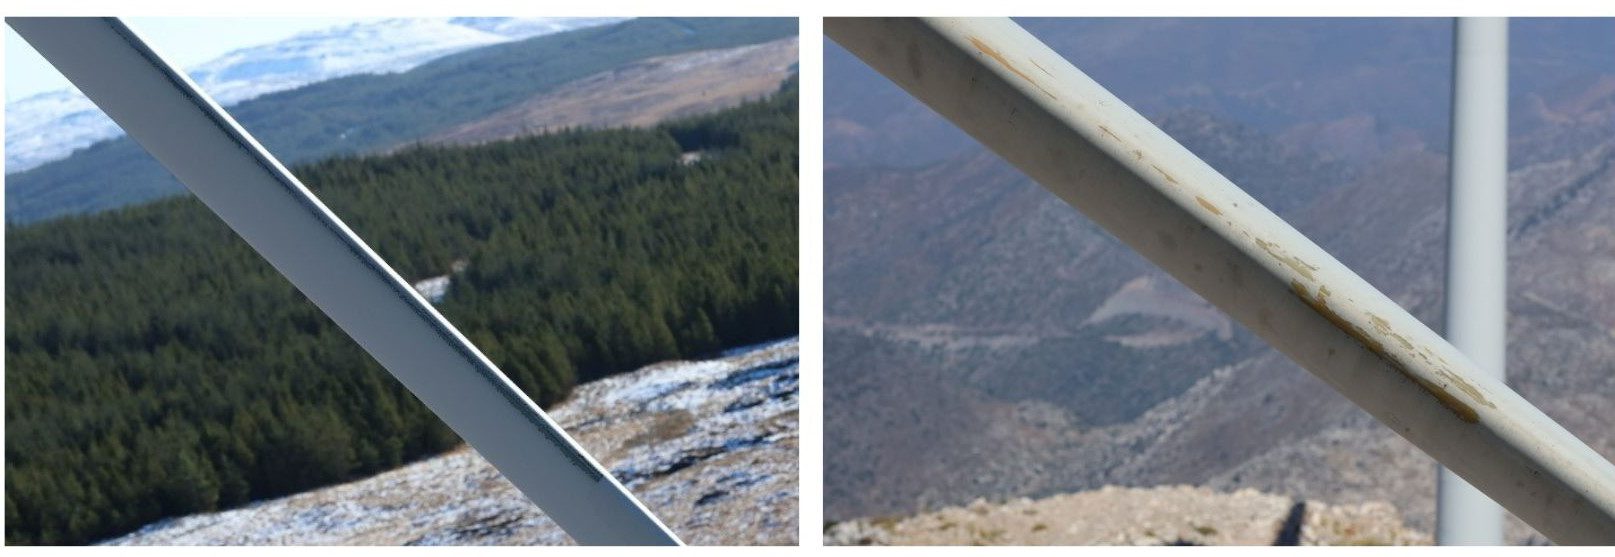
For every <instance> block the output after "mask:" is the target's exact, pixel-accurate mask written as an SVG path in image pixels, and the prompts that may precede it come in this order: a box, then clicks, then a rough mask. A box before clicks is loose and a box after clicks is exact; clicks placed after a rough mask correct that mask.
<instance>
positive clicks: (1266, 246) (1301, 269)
mask: <svg viewBox="0 0 1615 557" xmlns="http://www.w3.org/2000/svg"><path fill="white" fill-rule="evenodd" d="M1256 245H1258V246H1261V247H1262V250H1263V251H1266V252H1267V254H1268V255H1271V256H1273V258H1274V259H1277V260H1279V262H1280V263H1283V264H1284V265H1285V266H1288V267H1289V268H1291V269H1294V270H1295V272H1297V273H1300V274H1301V276H1303V277H1306V279H1307V280H1310V281H1316V280H1318V277H1316V276H1313V275H1312V272H1313V271H1316V270H1318V267H1317V266H1316V265H1309V264H1307V262H1305V261H1302V260H1301V258H1299V257H1293V256H1289V255H1285V254H1282V253H1279V252H1278V251H1277V250H1275V249H1273V248H1274V247H1276V244H1274V243H1272V242H1269V241H1267V240H1263V239H1260V238H1258V239H1257V240H1256Z"/></svg>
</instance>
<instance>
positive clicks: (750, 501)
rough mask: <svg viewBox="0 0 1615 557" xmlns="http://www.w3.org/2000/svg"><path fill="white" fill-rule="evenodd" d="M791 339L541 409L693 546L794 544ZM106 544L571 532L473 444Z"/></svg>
mask: <svg viewBox="0 0 1615 557" xmlns="http://www.w3.org/2000/svg"><path fill="white" fill-rule="evenodd" d="M798 384H799V372H798V344H797V341H796V339H789V340H784V341H780V342H775V343H770V344H764V345H759V346H753V347H749V348H742V349H737V350H732V351H729V352H727V353H725V354H724V356H723V357H722V358H720V359H716V360H708V361H701V362H672V363H663V364H657V365H653V366H649V367H646V368H644V369H641V370H639V371H636V372H633V373H628V374H623V375H617V376H613V377H610V378H607V379H602V380H600V381H596V382H593V383H589V384H586V385H581V386H579V387H578V388H577V390H576V391H575V392H574V393H573V396H572V398H571V399H569V400H567V401H566V402H565V403H562V404H561V405H560V406H558V407H556V408H554V409H552V410H551V411H550V416H551V417H553V418H555V420H556V421H557V422H559V423H560V424H561V426H562V427H564V428H565V429H566V430H567V432H568V433H570V434H571V435H572V437H573V438H574V439H576V440H577V441H578V442H579V443H581V444H582V445H583V446H584V448H586V449H587V450H588V451H589V453H590V454H592V455H593V456H594V457H595V458H596V459H597V460H599V461H600V462H601V464H603V465H605V466H606V467H607V468H609V469H610V470H611V473H612V474H613V475H614V476H616V477H617V479H618V480H620V481H622V482H623V484H624V485H626V486H627V487H628V489H629V490H631V491H633V493H634V495H635V496H636V497H638V498H639V499H640V501H641V502H643V503H644V504H645V506H646V507H649V508H650V509H651V511H652V512H655V513H656V515H657V516H658V517H659V518H661V519H662V521H663V522H664V523H666V524H667V525H668V527H669V528H672V529H673V531H674V532H675V533H677V534H678V535H679V537H680V538H681V539H683V540H684V542H685V543H689V544H699V545H708V544H724V545H742V544H795V543H797V507H798V503H797V476H798V475H797V439H798V438H797V408H798ZM104 543H106V544H111V545H219V544H227V545H286V544H297V545H398V544H405V545H529V544H540V545H558V544H566V543H570V539H569V538H568V537H567V536H566V534H565V533H563V532H562V531H561V530H560V529H559V528H558V527H557V526H556V525H555V523H554V522H552V521H551V520H550V519H549V518H548V517H546V516H545V515H544V513H543V512H542V511H540V510H539V509H538V508H537V507H535V506H534V505H533V504H532V503H531V502H529V501H528V500H527V499H526V498H525V497H523V496H522V495H521V493H520V492H518V491H516V488H515V486H513V485H511V483H510V482H509V481H507V480H505V479H504V477H503V476H501V475H499V472H498V471H497V470H494V468H493V467H492V466H490V465H489V464H488V462H487V461H486V460H483V458H482V457H481V456H480V455H478V454H477V453H476V452H475V451H473V450H471V449H468V448H462V449H459V450H455V451H453V452H450V453H448V454H445V455H442V456H438V457H434V458H429V459H426V460H422V461H419V462H416V463H413V464H409V465H407V466H404V467H402V468H399V469H396V470H392V471H389V472H385V473H382V474H378V475H376V476H373V477H370V478H367V479H364V480H359V481H356V482H352V483H347V484H343V485H338V486H333V487H328V488H324V489H319V490H314V491H310V492H306V493H301V494H298V495H293V496H290V497H283V498H280V499H274V500H269V501H263V502H259V503H256V504H253V505H250V506H248V507H244V508H240V509H235V510H230V511H224V512H219V513H209V514H198V515H192V516H186V517H180V518H175V519H170V520H164V521H161V522H157V523H154V524H151V525H149V526H146V527H145V528H142V529H140V530H138V531H136V532H134V533H131V534H129V535H127V536H123V537H120V538H116V539H112V540H108V541H106V542H104Z"/></svg>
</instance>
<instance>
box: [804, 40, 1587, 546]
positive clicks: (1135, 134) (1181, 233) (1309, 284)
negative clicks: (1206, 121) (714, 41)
mask: <svg viewBox="0 0 1615 557" xmlns="http://www.w3.org/2000/svg"><path fill="white" fill-rule="evenodd" d="M824 31H825V35H826V36H828V37H830V38H831V39H833V40H835V41H836V43H837V44H840V45H841V46H842V47H844V48H846V49H847V50H848V51H849V52H851V53H852V54H853V55H855V56H857V57H858V58H859V59H861V60H863V61H864V62H865V63H866V64H869V66H870V67H871V68H874V69H875V70H876V71H878V72H880V73H881V74H882V75H885V76H886V77H887V78H888V79H891V80H892V82H893V83H896V84H897V85H898V86H900V87H902V88H903V89H904V90H905V91H908V92H909V94H911V95H913V96H914V97H915V98H917V99H919V100H920V101H921V102H923V103H925V104H926V105H927V106H929V107H930V108H931V109H932V110H935V111H936V112H937V114H940V115H942V116H943V117H944V118H947V119H948V120H949V121H951V122H953V123H954V124H955V125H957V126H959V128H960V129H962V130H964V131H965V132H966V133H969V134H970V135H971V137H974V138H976V140H978V141H980V142H981V143H982V144H983V145H985V146H987V147H988V148H990V149H992V150H993V151H994V152H995V153H998V155H999V156H1001V157H1003V158H1004V160H1005V161H1007V162H1009V163H1010V164H1012V165H1014V166H1015V167H1016V168H1019V169H1020V170H1021V171H1023V172H1025V173H1026V175H1027V176H1029V177H1031V178H1032V179H1034V180H1035V181H1037V183H1038V184H1040V185H1042V186H1043V187H1044V188H1045V189H1048V190H1049V191H1050V192H1051V193H1054V194H1055V195H1056V196H1059V197H1060V199H1061V200H1063V201H1065V202H1066V203H1067V204H1069V205H1071V206H1072V207H1073V208H1075V209H1077V210H1079V211H1081V212H1082V213H1083V214H1084V215H1087V216H1088V218H1090V219H1091V220H1093V222H1095V223H1096V224H1099V225H1100V226H1102V227H1104V228H1105V230H1107V231H1109V232H1110V233H1111V234H1113V235H1115V236H1116V238H1117V239H1119V240H1121V241H1122V242H1123V243H1125V244H1127V245H1128V246H1129V247H1131V248H1133V250H1135V251H1137V252H1138V253H1139V254H1140V255H1143V256H1144V257H1145V258H1147V259H1149V260H1150V261H1151V262H1153V263H1155V264H1156V265H1157V266H1159V267H1160V268H1161V269H1162V270H1164V271H1166V272H1167V273H1169V274H1171V275H1172V276H1173V277H1175V278H1177V279H1178V280H1179V281H1181V282H1182V283H1183V285H1184V286H1187V287H1189V288H1190V289H1192V290H1194V291H1195V292H1196V293H1199V294H1200V295H1201V296H1202V297H1204V298H1205V299H1206V301H1208V302H1211V303H1212V304H1214V305H1216V306H1217V307H1218V308H1219V309H1221V310H1223V311H1224V312H1226V313H1227V314H1228V315H1229V316H1230V317H1233V318H1234V319H1236V320H1238V321H1239V322H1240V323H1243V324H1244V325H1245V326H1246V327H1248V328H1250V330H1251V332H1253V333H1256V334H1257V335H1259V336H1261V337H1262V338H1263V339H1264V340H1266V341H1267V342H1268V343H1269V344H1270V345H1271V346H1273V347H1274V348H1276V349H1278V350H1279V351H1280V352H1282V353H1284V354H1285V355H1286V356H1289V357H1290V359H1291V360H1293V361H1295V362H1296V363H1298V364H1300V365H1301V366H1302V367H1304V368H1306V369H1307V371H1310V372H1312V373H1313V375H1315V376H1317V377H1318V378H1319V379H1321V380H1323V381H1324V382H1325V383H1327V384H1328V385H1329V386H1330V387H1333V388H1334V389H1335V390H1336V391H1337V392H1339V393H1340V394H1342V395H1344V396H1345V397H1346V398H1347V399H1350V400H1351V401H1352V403H1354V404H1356V405H1357V406H1358V407H1360V408H1362V409H1363V410H1365V411H1367V412H1368V413H1369V414H1370V415H1373V416H1374V417H1375V418H1377V419H1378V420H1379V421H1380V422H1381V423H1383V424H1385V425H1386V426H1387V427H1389V428H1391V430H1392V431H1395V432H1396V433H1397V434H1399V435H1401V436H1402V437H1403V438H1405V439H1407V440H1408V441H1409V442H1411V443H1413V444H1414V445H1415V446H1417V447H1418V448H1419V449H1421V450H1423V451H1424V452H1425V453H1426V454H1429V455H1430V456H1431V457H1433V458H1435V459H1436V460H1437V461H1439V462H1441V463H1442V464H1443V465H1446V466H1447V467H1448V468H1449V469H1451V470H1453V471H1454V472H1456V473H1458V475H1459V476H1461V477H1463V478H1464V479H1465V480H1466V481H1468V482H1470V483H1471V484H1473V485H1474V486H1475V487H1478V488H1480V489H1481V490H1483V491H1484V492H1485V493H1486V494H1487V495H1488V496H1490V497H1491V498H1492V499H1494V500H1496V501H1497V502H1498V503H1501V504H1503V506H1504V507H1505V508H1507V509H1509V510H1510V511H1512V512H1513V513H1514V515H1515V516H1518V517H1519V518H1520V519H1521V520H1524V521H1525V522H1526V523H1527V524H1530V525H1531V526H1533V527H1535V528H1536V529H1537V531H1539V532H1542V534H1543V535H1546V536H1548V537H1549V538H1550V539H1552V540H1553V541H1554V542H1555V543H1561V544H1611V543H1615V464H1612V463H1610V461H1608V460H1606V459H1605V458H1604V457H1603V455H1600V454H1599V453H1598V452H1597V451H1595V450H1593V449H1592V447H1589V446H1587V444H1586V443H1584V442H1582V441H1581V440H1580V439H1577V438H1576V436H1575V435H1574V434H1572V433H1570V431H1568V430H1566V429H1565V428H1564V426H1562V425H1559V423H1558V422H1555V421H1553V419H1552V418H1550V417H1548V415H1547V414H1544V413H1543V412H1542V410H1540V409H1538V408H1537V407H1536V406H1533V405H1532V404H1531V403H1530V401H1527V400H1526V399H1525V398H1524V397H1521V396H1520V394H1519V393H1517V392H1515V391H1514V390H1513V389H1511V388H1509V386H1508V385H1507V384H1505V383H1503V382H1502V381H1500V380H1498V378H1496V377H1495V376H1493V375H1492V374H1491V373H1489V372H1486V371H1484V370H1482V369H1481V368H1480V367H1479V366H1478V365H1476V364H1475V362H1474V361H1473V360H1471V359H1470V358H1469V357H1467V356H1465V355H1464V354H1463V352H1460V351H1459V350H1458V349H1457V348H1454V347H1453V346H1452V344H1450V343H1448V342H1447V341H1446V340H1445V339H1443V338H1441V336H1440V335H1437V334H1436V333H1435V332H1434V331H1431V330H1430V328H1429V327H1427V326H1425V325H1424V323H1423V322H1421V321H1419V319H1418V318H1416V317H1414V316H1413V315H1412V314H1410V313H1408V312H1407V310H1405V309H1403V308H1402V306H1400V305H1397V303H1396V301H1395V300H1392V299H1391V298H1390V297H1387V296H1386V295H1385V294H1384V293H1382V292H1380V291H1379V290H1377V289H1375V288H1374V286H1373V285H1371V284H1369V283H1368V281H1365V280H1363V278H1362V277H1361V276H1358V275H1357V273H1355V272H1353V271H1352V270H1351V269H1350V268H1347V267H1346V266H1345V265H1344V264H1342V263H1341V262H1340V261H1339V260H1336V259H1335V258H1334V257H1333V256H1331V255H1329V253H1328V252H1326V251H1324V250H1323V248H1321V247H1319V246H1318V245H1317V244H1315V243H1313V242H1312V240H1310V239H1308V238H1307V237H1306V236H1305V235H1303V234H1301V232H1300V231H1298V230H1296V229H1295V227H1292V226H1290V224H1289V223H1287V222H1285V221H1284V219H1281V218H1279V216H1278V215H1275V214H1273V212H1272V211H1269V210H1268V209H1267V208H1266V207H1264V206H1262V204H1261V203H1259V202H1257V201H1256V199H1255V198H1252V197H1251V196H1250V194H1248V193H1246V192H1245V191H1244V190H1242V189H1240V188H1239V186H1237V185H1235V184H1234V183H1233V182H1231V181H1229V180H1228V178H1226V177H1224V176H1223V175H1222V174H1220V173H1218V172H1217V170H1216V169H1214V168H1212V167H1211V166H1210V165H1208V164H1206V162H1205V161H1203V160H1201V159H1200V158H1199V157H1197V156H1195V155H1194V153H1192V152H1190V151H1189V150H1188V148H1186V147H1184V146H1183V145H1182V144H1180V143H1178V142H1177V141H1176V140H1174V139H1172V137H1171V136H1169V135H1167V134H1166V132H1164V131H1161V129H1160V128H1158V127H1156V126H1155V124H1152V123H1150V121H1149V120H1148V119H1146V118H1144V116H1143V115H1141V114H1139V113H1138V112H1136V111H1134V110H1133V109H1132V108H1131V107H1129V106H1127V104H1126V103H1124V102H1122V101H1121V99H1119V98H1117V97H1116V96H1115V95H1113V94H1111V93H1110V91H1108V90H1106V89H1105V88H1104V87H1103V86H1102V85H1100V84H1099V83H1098V82H1096V81H1094V80H1093V79H1092V78H1090V77H1088V75H1087V74H1085V73H1083V72H1082V70H1080V69H1078V68H1077V67H1076V66H1073V65H1072V64H1071V62H1069V61H1067V60H1066V59H1065V58H1063V57H1061V56H1060V54H1059V53H1057V52H1055V51H1054V50H1053V49H1051V48H1049V46H1048V45H1046V44H1044V43H1043V42H1042V41H1040V40H1038V39H1037V37H1035V36H1033V35H1032V34H1031V33H1028V32H1027V31H1026V30H1025V29H1022V28H1021V26H1020V25H1018V24H1016V23H1015V22H1014V21H1011V20H1010V19H1009V18H979V19H978V18H825V20H824ZM1386 249H1396V247H1395V246H1387V247H1386ZM1236 411H1237V409H1236Z"/></svg>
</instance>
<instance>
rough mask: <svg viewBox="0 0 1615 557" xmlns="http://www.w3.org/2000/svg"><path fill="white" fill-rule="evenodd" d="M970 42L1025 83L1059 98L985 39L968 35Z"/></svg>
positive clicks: (1054, 97) (1056, 98)
mask: <svg viewBox="0 0 1615 557" xmlns="http://www.w3.org/2000/svg"><path fill="white" fill-rule="evenodd" d="M970 44H972V45H974V46H975V47H976V50H980V51H981V53H982V54H986V55H987V57H988V58H992V59H993V60H997V61H998V64H999V65H1001V66H1003V67H1004V69H1006V70H1009V71H1010V73H1013V74H1015V75H1018V76H1020V77H1021V79H1024V80H1026V82H1027V83H1030V84H1032V86H1033V87H1036V88H1037V90H1039V91H1042V92H1043V94H1045V95H1048V96H1049V98H1051V99H1055V100H1059V97H1056V96H1054V93H1050V92H1049V90H1048V89H1044V88H1043V86H1042V85H1041V84H1039V83H1038V82H1037V80H1034V79H1032V76H1029V75H1026V73H1025V72H1022V71H1021V70H1020V68H1017V67H1015V65H1014V64H1011V63H1009V59H1008V58H1005V57H1004V55H1003V54H1002V53H999V52H998V50H997V49H995V48H993V47H992V46H991V45H988V44H987V43H986V42H985V41H982V40H981V39H978V38H975V37H970ZM1034 64H1035V63H1034Z"/></svg>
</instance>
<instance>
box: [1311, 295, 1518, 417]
mask: <svg viewBox="0 0 1615 557" xmlns="http://www.w3.org/2000/svg"><path fill="white" fill-rule="evenodd" d="M1290 290H1291V291H1293V292H1295V295H1296V296H1297V297H1299V298H1301V301H1303V302H1306V304H1307V305H1308V306H1311V307H1312V310H1313V311H1316V312H1318V315H1321V316H1323V318H1324V319H1328V320H1329V322H1330V323H1333V324H1334V325H1335V327H1336V328H1339V329H1340V330H1341V331H1344V332H1345V333H1346V334H1347V335H1350V336H1351V337H1352V338H1353V339H1354V340H1356V341H1357V343H1358V344H1361V345H1362V346H1363V348H1366V349H1368V351H1369V352H1372V353H1373V354H1374V355H1375V356H1378V357H1379V359H1380V360H1381V361H1384V362H1385V363H1386V364H1387V365H1389V366H1390V367H1391V369H1393V370H1396V372H1397V373H1400V374H1402V377H1405V378H1407V379H1408V380H1409V381H1412V382H1413V383H1414V384H1416V385H1418V386H1419V388H1421V389H1424V392H1426V393H1429V394H1430V396H1432V397H1435V399H1436V401H1437V402H1440V403H1441V405H1442V406H1445V407H1447V409H1448V410H1451V411H1452V413H1453V414H1454V415H1456V416H1458V419H1460V420H1463V421H1464V422H1465V423H1471V424H1473V423H1477V422H1479V421H1480V414H1479V413H1477V412H1475V408H1474V407H1472V406H1470V405H1469V404H1468V403H1466V402H1464V400H1463V399H1460V398H1458V397H1457V396H1455V395H1453V394H1452V393H1451V392H1449V391H1448V390H1447V389H1446V388H1445V387H1443V386H1442V385H1438V384H1436V383H1433V382H1430V381H1427V380H1425V379H1422V378H1420V377H1419V376H1417V375H1414V374H1412V373H1409V372H1408V370H1407V368H1406V367H1404V366H1403V365H1402V363H1401V362H1400V361H1397V359H1396V358H1395V357H1393V356H1391V355H1390V354H1389V353H1387V352H1386V351H1385V344H1384V343H1382V342H1380V341H1379V339H1376V338H1374V337H1372V336H1370V335H1369V334H1368V331H1365V330H1363V329H1362V328H1361V327H1358V326H1357V325H1356V324H1355V323H1352V322H1351V321H1348V320H1346V319H1345V318H1344V317H1341V316H1340V314H1338V313H1335V310H1334V309H1332V308H1330V307H1329V287H1327V286H1319V287H1318V294H1317V295H1316V296H1313V295H1312V294H1311V293H1310V292H1308V291H1307V287H1306V286H1305V285H1302V284H1301V283H1300V281H1296V280H1291V281H1290ZM1369 318H1370V321H1372V322H1373V324H1374V328H1375V329H1377V330H1379V332H1381V333H1382V334H1383V333H1385V332H1386V331H1388V330H1390V324H1389V323H1386V322H1385V320H1384V319H1381V318H1379V317H1378V316H1370V317H1369ZM1392 336H1393V337H1395V338H1397V339H1398V340H1400V341H1401V342H1402V344H1404V345H1406V344H1407V341H1406V340H1403V339H1402V337H1401V336H1400V335H1395V334H1392ZM1436 373H1437V374H1439V375H1441V377H1442V378H1443V379H1446V380H1447V381H1448V382H1450V383H1452V384H1453V385H1455V386H1458V388H1459V389H1461V390H1463V391H1464V393H1465V394H1468V395H1470V396H1471V397H1472V398H1474V399H1475V400H1477V401H1479V402H1480V403H1481V404H1485V405H1486V406H1489V407H1492V408H1496V406H1493V405H1492V404H1491V403H1490V402H1487V401H1486V399H1485V398H1482V397H1480V391H1479V390H1477V389H1475V387H1474V386H1473V385H1470V384H1468V383H1467V382H1465V381H1463V380H1462V379H1461V378H1459V377H1458V376H1456V375H1453V374H1452V372H1450V371H1447V370H1437V371H1436Z"/></svg>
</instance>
